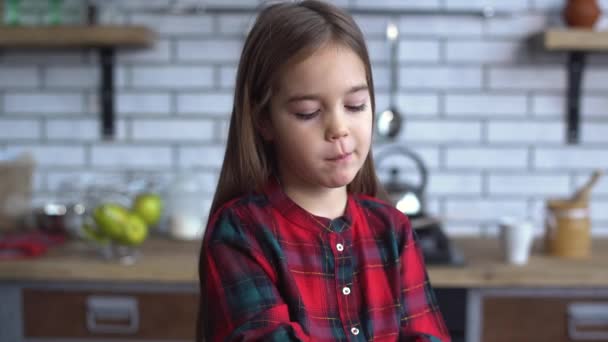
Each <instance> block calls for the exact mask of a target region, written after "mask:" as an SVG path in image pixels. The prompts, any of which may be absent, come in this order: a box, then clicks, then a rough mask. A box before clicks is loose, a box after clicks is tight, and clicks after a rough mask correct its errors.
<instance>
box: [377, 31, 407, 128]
mask: <svg viewBox="0 0 608 342" xmlns="http://www.w3.org/2000/svg"><path fill="white" fill-rule="evenodd" d="M386 38H387V40H388V42H389V46H390V69H389V73H390V83H389V107H388V108H387V109H385V110H384V111H382V112H381V113H379V114H378V115H377V119H376V130H377V132H378V133H379V135H380V136H382V137H386V138H394V137H396V136H397V135H398V134H399V132H400V131H401V126H402V120H403V116H402V115H401V113H400V112H399V110H398V109H397V103H396V102H397V100H396V96H397V88H398V87H397V77H398V74H399V69H398V67H397V52H398V44H399V29H398V28H397V25H395V24H394V23H392V22H389V24H388V25H387V27H386Z"/></svg>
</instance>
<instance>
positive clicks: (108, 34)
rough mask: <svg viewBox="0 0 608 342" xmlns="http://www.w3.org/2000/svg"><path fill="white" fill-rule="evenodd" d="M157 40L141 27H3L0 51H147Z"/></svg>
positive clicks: (1, 28)
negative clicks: (125, 49)
mask: <svg viewBox="0 0 608 342" xmlns="http://www.w3.org/2000/svg"><path fill="white" fill-rule="evenodd" d="M154 40H155V34H154V33H153V32H152V31H151V30H149V29H148V28H146V27H141V26H57V27H53V26H49V27H8V26H0V47H1V48H83V47H147V46H150V45H152V44H153V43H154Z"/></svg>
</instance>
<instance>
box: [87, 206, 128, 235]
mask: <svg viewBox="0 0 608 342" xmlns="http://www.w3.org/2000/svg"><path fill="white" fill-rule="evenodd" d="M128 217H129V211H128V210H127V208H125V207H123V206H121V205H120V204H116V203H105V204H101V205H100V206H98V207H97V208H95V210H94V211H93V220H94V221H95V224H96V225H97V227H98V228H99V230H100V231H101V233H103V234H104V235H105V236H107V237H109V238H111V239H120V238H121V237H122V235H123V231H124V226H125V225H126V224H127V219H128Z"/></svg>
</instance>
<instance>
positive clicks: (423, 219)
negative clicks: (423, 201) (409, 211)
mask: <svg viewBox="0 0 608 342" xmlns="http://www.w3.org/2000/svg"><path fill="white" fill-rule="evenodd" d="M411 223H412V228H413V229H414V232H415V233H416V237H417V239H418V245H419V246H420V248H421V249H422V254H423V255H424V261H425V263H426V264H427V265H445V266H462V265H464V256H463V254H462V252H461V251H460V250H459V249H458V248H457V247H456V246H454V244H453V243H452V242H451V241H450V239H449V238H448V237H447V235H446V234H445V232H444V231H443V228H442V226H441V221H440V220H438V219H436V218H433V217H431V216H419V217H413V218H411Z"/></svg>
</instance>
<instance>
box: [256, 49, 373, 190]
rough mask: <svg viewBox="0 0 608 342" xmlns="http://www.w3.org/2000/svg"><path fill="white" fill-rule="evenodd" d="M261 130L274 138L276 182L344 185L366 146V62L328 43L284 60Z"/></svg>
mask: <svg viewBox="0 0 608 342" xmlns="http://www.w3.org/2000/svg"><path fill="white" fill-rule="evenodd" d="M285 70H286V71H285V72H284V74H282V75H281V77H280V79H279V82H278V87H277V88H276V90H275V95H274V96H273V98H272V100H271V113H270V122H269V123H268V124H267V125H266V126H264V127H263V128H262V135H263V136H264V137H265V138H266V139H267V140H271V141H272V142H273V143H274V147H275V152H276V153H277V155H276V157H277V160H278V168H279V173H280V178H281V181H282V182H283V185H285V186H286V187H298V188H301V187H306V188H307V189H310V190H315V189H321V188H339V187H344V186H346V185H348V184H349V183H350V182H351V181H352V180H353V178H354V177H355V175H356V174H357V172H358V171H359V170H360V169H361V167H362V166H363V163H364V161H365V159H366V158H367V154H368V152H369V149H370V144H371V136H372V110H371V102H370V92H369V89H368V85H367V80H366V73H365V66H364V64H363V62H362V61H361V59H360V58H359V57H358V56H357V55H356V54H355V53H354V52H353V51H352V50H351V49H349V48H346V47H344V46H342V45H337V44H327V45H325V46H324V47H322V48H321V49H319V50H318V51H316V52H315V53H314V54H313V55H311V56H310V57H308V58H306V59H304V60H302V61H300V62H297V63H295V64H294V65H289V66H288V67H287V68H285Z"/></svg>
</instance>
